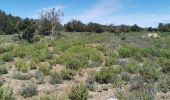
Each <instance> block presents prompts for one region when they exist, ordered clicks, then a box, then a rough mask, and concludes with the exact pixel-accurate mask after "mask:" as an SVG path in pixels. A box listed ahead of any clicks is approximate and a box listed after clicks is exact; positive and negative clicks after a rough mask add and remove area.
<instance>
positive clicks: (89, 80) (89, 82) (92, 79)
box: [86, 73, 95, 91]
mask: <svg viewBox="0 0 170 100" xmlns="http://www.w3.org/2000/svg"><path fill="white" fill-rule="evenodd" d="M94 83H95V73H92V74H91V75H90V76H89V77H88V78H87V80H86V87H87V88H88V89H89V90H90V91H94V90H95V86H94Z"/></svg>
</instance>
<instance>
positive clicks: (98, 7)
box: [63, 0, 170, 27]
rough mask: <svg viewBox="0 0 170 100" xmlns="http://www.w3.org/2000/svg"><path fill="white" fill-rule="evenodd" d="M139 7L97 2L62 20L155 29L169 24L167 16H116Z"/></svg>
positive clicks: (114, 0) (109, 0)
mask: <svg viewBox="0 0 170 100" xmlns="http://www.w3.org/2000/svg"><path fill="white" fill-rule="evenodd" d="M127 1H128V2H133V1H134V0H127ZM138 7H141V5H140V4H133V3H130V4H129V5H125V3H124V2H123V0H99V2H98V3H97V4H94V5H91V7H89V8H88V9H86V11H84V12H82V13H81V14H79V15H70V16H66V17H65V18H64V22H63V23H66V22H68V21H69V20H71V19H78V20H81V21H83V22H84V23H88V22H91V21H92V22H98V23H101V24H115V25H119V24H127V25H133V24H138V25H140V26H142V27H149V26H152V27H157V25H158V23H160V22H163V23H167V22H170V15H169V14H162V15H159V14H152V13H151V14H146V13H141V14H140V12H137V13H125V12H122V13H124V14H123V15H122V14H121V15H120V14H117V15H116V13H117V12H121V11H122V9H137V8H138Z"/></svg>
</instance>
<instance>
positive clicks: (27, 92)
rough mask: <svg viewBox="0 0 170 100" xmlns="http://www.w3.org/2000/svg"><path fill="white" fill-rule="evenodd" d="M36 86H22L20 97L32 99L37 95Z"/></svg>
mask: <svg viewBox="0 0 170 100" xmlns="http://www.w3.org/2000/svg"><path fill="white" fill-rule="evenodd" d="M37 92H38V91H37V86H36V85H35V84H33V83H28V84H24V85H23V87H22V90H21V95H22V96H23V97H32V96H34V95H37Z"/></svg>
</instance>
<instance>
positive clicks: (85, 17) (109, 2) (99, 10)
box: [64, 0, 121, 23]
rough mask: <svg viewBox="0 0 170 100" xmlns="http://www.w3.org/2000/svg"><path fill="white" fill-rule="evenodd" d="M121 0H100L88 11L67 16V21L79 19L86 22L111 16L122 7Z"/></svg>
mask: <svg viewBox="0 0 170 100" xmlns="http://www.w3.org/2000/svg"><path fill="white" fill-rule="evenodd" d="M119 1H120V0H100V1H99V3H97V4H94V5H92V6H91V7H89V8H88V9H87V10H86V11H84V12H82V13H81V14H78V15H72V16H66V17H65V22H64V23H66V22H67V21H69V20H71V19H78V20H81V21H83V22H85V23H87V22H90V21H94V19H101V18H103V17H105V16H109V15H110V14H112V13H113V12H116V11H118V10H119V9H120V8H121V5H120V2H119Z"/></svg>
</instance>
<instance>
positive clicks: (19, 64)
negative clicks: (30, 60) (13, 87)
mask: <svg viewBox="0 0 170 100" xmlns="http://www.w3.org/2000/svg"><path fill="white" fill-rule="evenodd" d="M14 64H15V68H16V69H17V70H18V71H22V72H24V73H25V72H27V71H28V70H29V66H28V65H27V63H26V62H25V61H24V60H22V59H17V60H16V61H15V63H14Z"/></svg>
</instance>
